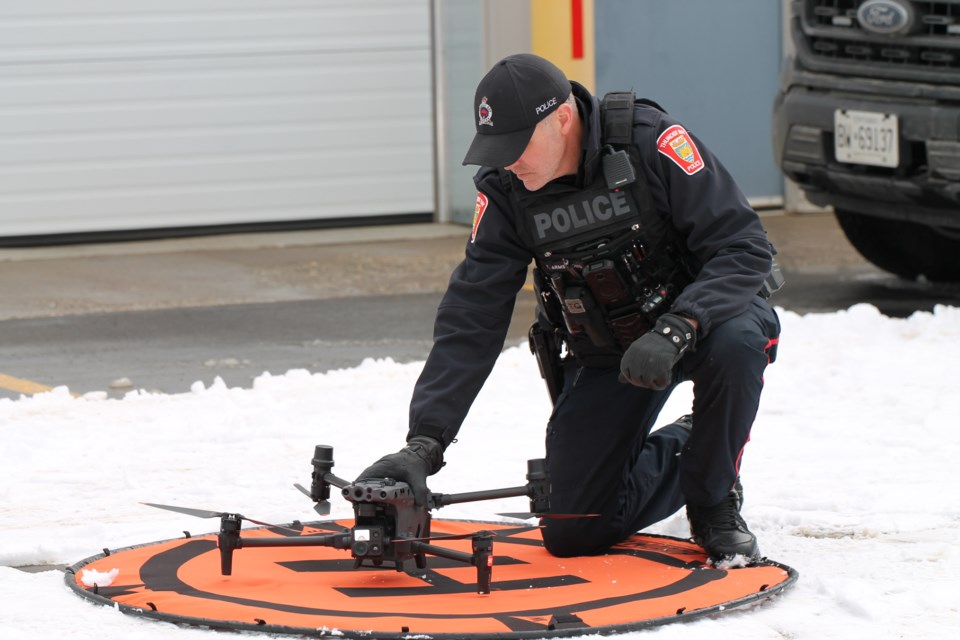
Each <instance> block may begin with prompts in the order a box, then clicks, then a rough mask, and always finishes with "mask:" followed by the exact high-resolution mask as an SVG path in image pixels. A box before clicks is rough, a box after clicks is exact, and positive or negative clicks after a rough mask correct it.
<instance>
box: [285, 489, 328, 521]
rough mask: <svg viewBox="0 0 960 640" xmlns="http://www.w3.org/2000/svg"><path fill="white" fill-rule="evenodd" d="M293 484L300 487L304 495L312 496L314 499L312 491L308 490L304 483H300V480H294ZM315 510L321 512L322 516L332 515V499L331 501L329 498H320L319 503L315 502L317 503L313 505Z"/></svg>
mask: <svg viewBox="0 0 960 640" xmlns="http://www.w3.org/2000/svg"><path fill="white" fill-rule="evenodd" d="M293 486H295V487H296V488H297V489H299V490H300V493H302V494H303V495H305V496H307V497H308V498H310V499H311V500H312V499H313V496H312V495H310V492H309V491H308V490H307V488H306V487H304V486H303V485H302V484H300V483H299V482H294V483H293ZM313 510H314V511H316V512H317V513H319V514H320V515H321V516H328V515H330V501H329V500H318V501H317V504H315V505H314V506H313Z"/></svg>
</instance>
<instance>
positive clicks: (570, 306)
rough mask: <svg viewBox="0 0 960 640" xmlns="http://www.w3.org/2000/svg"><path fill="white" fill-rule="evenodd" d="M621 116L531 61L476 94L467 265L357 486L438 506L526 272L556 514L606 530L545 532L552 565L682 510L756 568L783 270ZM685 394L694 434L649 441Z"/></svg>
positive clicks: (646, 117) (675, 154)
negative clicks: (432, 491)
mask: <svg viewBox="0 0 960 640" xmlns="http://www.w3.org/2000/svg"><path fill="white" fill-rule="evenodd" d="M622 98H623V96H622V95H612V96H611V97H610V99H609V100H607V99H605V100H604V101H603V103H601V101H600V100H598V99H597V98H595V97H594V96H592V95H591V94H590V93H589V92H588V91H587V90H586V89H585V88H584V87H582V86H581V85H580V84H578V83H576V82H570V81H569V80H568V79H567V78H566V77H565V75H564V74H563V72H562V71H561V70H560V69H558V68H557V67H556V66H554V65H553V64H552V63H550V62H549V61H547V60H545V59H543V58H540V57H538V56H534V55H529V54H519V55H512V56H509V57H507V58H505V59H503V60H501V61H500V62H498V63H497V64H496V65H495V66H494V67H493V69H491V70H490V71H489V73H487V75H486V76H485V77H484V78H483V79H482V80H481V82H480V84H479V85H478V87H477V91H476V96H475V100H474V118H475V123H476V136H475V137H474V140H473V143H472V144H471V146H470V149H469V151H468V152H467V154H466V157H465V159H464V161H463V163H464V164H465V165H466V164H475V165H480V167H481V168H480V170H479V171H478V172H477V174H476V176H475V178H474V181H475V183H476V185H477V188H478V190H479V192H478V194H477V202H476V210H475V215H474V223H473V231H472V234H471V237H470V239H469V241H468V243H467V245H466V255H465V258H464V260H463V262H462V263H461V264H460V265H459V266H458V267H457V268H456V270H455V271H454V273H453V275H452V277H451V280H450V285H449V288H448V290H447V292H446V293H445V295H444V297H443V300H442V302H441V303H440V306H439V309H438V311H437V318H436V325H435V331H434V346H433V349H432V350H431V352H430V355H429V357H428V358H427V361H426V364H425V366H424V369H423V372H422V374H421V375H420V378H419V380H418V381H417V384H416V387H415V390H414V393H413V399H412V402H411V406H410V428H409V432H408V435H407V445H406V446H405V447H404V448H403V449H401V450H400V451H399V452H397V453H393V454H389V455H387V456H384V457H383V458H381V459H380V460H378V461H377V462H375V463H374V464H373V465H372V466H371V467H369V468H368V469H366V470H365V471H364V472H363V473H361V474H360V476H359V478H360V479H367V478H383V477H392V478H395V479H398V480H402V481H405V482H407V483H408V484H410V485H411V487H412V488H413V489H414V492H415V494H416V497H417V500H418V502H419V503H421V504H422V503H423V501H424V500H426V499H427V496H428V491H427V488H426V478H427V476H429V475H431V474H434V473H436V472H437V471H438V470H439V469H440V467H441V466H442V465H443V452H444V450H445V449H446V447H447V446H449V445H450V443H451V442H452V441H453V439H454V437H455V435H456V434H457V431H458V429H459V428H460V425H461V423H462V422H463V420H464V418H465V416H466V414H467V411H468V410H469V408H470V406H471V404H472V402H473V400H474V399H475V397H476V395H477V393H478V392H479V391H480V388H481V387H482V385H483V384H484V381H485V380H486V378H487V376H488V375H489V373H490V371H491V370H492V368H493V366H494V363H495V361H496V359H497V356H498V355H499V354H500V352H501V350H502V349H503V344H504V339H505V336H506V332H507V329H508V326H509V323H510V319H511V315H512V311H513V306H514V301H515V298H516V295H517V294H518V292H519V290H520V289H521V287H522V286H523V284H524V281H525V278H526V274H527V269H528V266H529V264H530V262H531V261H534V262H535V263H536V265H535V267H536V268H535V276H536V282H535V284H536V288H537V293H538V301H539V305H540V306H539V309H538V317H539V321H538V324H537V325H536V326H535V327H534V330H535V331H536V332H537V335H539V336H540V337H541V338H545V343H547V344H550V343H551V342H552V343H553V344H554V345H555V346H556V347H557V349H555V350H554V353H553V355H554V361H553V362H552V363H551V362H549V361H546V362H545V361H541V368H542V370H544V369H545V372H546V371H551V370H553V371H554V372H555V373H556V375H555V376H549V377H548V382H549V381H551V380H552V383H553V384H554V385H555V388H554V389H553V394H554V396H555V398H554V401H555V406H554V411H553V414H552V415H551V417H550V420H549V423H548V425H547V436H546V465H547V472H548V473H549V477H550V482H551V491H550V510H551V512H553V513H570V514H598V515H597V516H596V517H584V518H570V519H550V518H545V519H544V521H543V525H544V528H543V529H542V532H543V540H544V545H545V547H546V548H547V549H548V550H549V551H550V552H551V553H553V554H555V555H558V556H574V555H588V554H598V553H603V552H604V551H605V550H606V549H608V548H609V547H610V546H611V545H614V544H616V543H618V542H620V541H622V540H623V539H624V538H626V537H628V536H629V535H631V534H632V533H634V532H636V531H638V530H641V529H643V528H644V527H646V526H649V525H651V524H653V523H655V522H657V521H659V520H662V519H664V518H666V517H668V516H670V515H671V514H672V513H674V512H675V511H677V510H678V509H680V508H681V507H682V506H683V505H684V504H685V505H686V510H687V516H688V519H689V521H690V527H691V533H692V536H693V538H694V539H695V540H696V541H697V542H698V543H699V544H701V545H702V546H704V548H705V549H706V550H707V552H708V553H709V555H710V556H711V557H712V558H714V559H717V560H720V559H727V558H731V557H736V556H737V555H740V556H743V557H744V558H746V559H755V558H757V557H759V549H758V546H757V541H756V537H755V536H754V535H753V534H752V533H751V532H750V531H749V529H748V528H747V525H746V523H745V522H744V520H743V518H742V516H741V514H740V507H741V504H742V501H743V491H742V487H741V484H740V478H739V467H740V460H741V455H742V453H743V448H744V446H745V444H746V442H747V440H748V439H749V434H750V429H751V426H752V424H753V421H754V418H755V416H756V412H757V407H758V403H759V399H760V391H761V387H762V385H763V372H764V369H765V367H766V366H767V364H768V363H770V362H772V361H773V359H774V357H775V354H776V344H777V340H778V336H779V331H780V327H779V322H778V319H777V317H776V314H775V313H774V311H773V310H772V308H771V307H770V306H769V305H768V303H767V301H766V299H765V295H764V294H765V293H766V291H765V289H764V283H765V280H766V279H767V278H768V276H769V274H770V273H771V269H772V265H773V254H774V253H775V252H774V250H773V247H772V246H771V245H770V243H769V241H768V240H767V237H766V232H765V231H764V229H763V227H762V226H761V224H760V220H759V218H758V216H757V214H756V213H755V212H754V211H753V210H752V209H751V207H750V206H749V205H748V204H747V202H746V199H745V198H744V196H743V194H742V193H741V192H740V190H739V189H738V187H737V186H736V184H735V183H734V181H733V179H732V177H731V176H730V174H729V173H727V171H726V169H725V168H724V167H723V166H722V165H721V164H720V162H719V161H718V160H717V159H716V158H715V157H714V156H713V154H712V153H710V151H709V150H708V149H707V148H706V147H705V146H704V145H703V144H702V143H701V142H700V141H699V140H697V139H696V138H695V137H694V136H693V135H691V134H690V133H689V132H688V131H687V130H686V129H684V127H683V126H682V125H681V124H680V123H679V122H677V121H676V120H674V119H673V118H671V117H670V116H669V115H667V114H666V113H665V112H663V111H662V110H661V109H659V108H658V107H657V106H656V105H655V104H654V103H646V102H645V101H638V102H637V103H634V101H633V99H632V96H630V99H629V100H624V99H622ZM542 342H543V341H542ZM561 348H562V359H561V356H560V354H559V353H557V352H558V351H559V350H560V349H561ZM540 355H541V356H543V355H544V354H540ZM684 380H692V381H693V389H694V400H693V409H692V416H684V417H683V418H681V419H679V420H677V421H675V422H674V423H672V424H669V425H667V426H664V427H662V428H660V429H657V430H655V431H654V430H652V427H653V426H654V422H655V421H656V419H657V416H658V414H659V412H660V410H661V408H662V407H663V405H664V403H665V402H666V400H667V398H668V396H669V395H670V393H671V391H672V390H673V388H674V387H675V386H676V385H677V384H678V383H680V382H682V381H684Z"/></svg>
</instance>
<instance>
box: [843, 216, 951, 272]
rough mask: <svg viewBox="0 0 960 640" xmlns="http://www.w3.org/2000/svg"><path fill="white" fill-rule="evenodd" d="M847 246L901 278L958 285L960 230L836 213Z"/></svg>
mask: <svg viewBox="0 0 960 640" xmlns="http://www.w3.org/2000/svg"><path fill="white" fill-rule="evenodd" d="M836 216H837V221H838V222H839V223H840V228H841V229H843V232H844V233H845V234H846V236H847V239H848V240H849V241H850V244H852V245H853V247H854V248H855V249H856V250H857V251H858V252H859V253H860V255H862V256H863V257H864V258H866V259H867V260H869V261H870V262H872V263H873V264H875V265H876V266H878V267H880V268H881V269H883V270H884V271H889V272H890V273H893V274H895V275H898V276H900V277H901V278H907V279H909V280H914V279H916V278H917V277H918V276H921V275H922V276H924V277H926V278H927V279H928V280H931V281H935V282H960V230H952V234H951V233H950V230H944V229H939V228H936V227H930V226H927V225H923V224H917V223H915V222H907V221H905V220H890V219H887V218H878V217H874V216H870V215H865V214H862V213H857V212H854V211H845V210H840V209H837V210H836Z"/></svg>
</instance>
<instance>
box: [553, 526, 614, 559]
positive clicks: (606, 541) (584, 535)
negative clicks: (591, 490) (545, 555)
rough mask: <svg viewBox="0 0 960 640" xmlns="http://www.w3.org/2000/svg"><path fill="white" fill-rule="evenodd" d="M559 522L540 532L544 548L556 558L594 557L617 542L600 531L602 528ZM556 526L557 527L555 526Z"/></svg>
mask: <svg viewBox="0 0 960 640" xmlns="http://www.w3.org/2000/svg"><path fill="white" fill-rule="evenodd" d="M561 522H562V523H551V524H548V525H547V526H545V527H544V528H543V529H542V530H541V535H542V537H543V546H544V548H545V549H546V550H547V552H549V553H550V555H553V556H557V557H558V558H572V557H575V556H595V555H598V554H601V553H604V552H605V551H606V550H607V549H609V548H610V547H611V546H612V545H613V544H615V543H616V542H617V540H613V539H611V537H610V535H609V533H607V532H604V531H603V530H602V529H603V527H596V526H594V527H589V526H582V525H572V526H565V523H567V522H572V521H561ZM557 524H559V526H555V525H557Z"/></svg>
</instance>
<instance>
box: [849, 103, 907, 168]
mask: <svg viewBox="0 0 960 640" xmlns="http://www.w3.org/2000/svg"><path fill="white" fill-rule="evenodd" d="M833 140H834V151H835V153H836V157H837V161H838V162H848V163H851V164H867V165H871V166H874V167H896V166H898V165H899V164H900V131H899V121H898V119H897V116H896V115H895V114H892V113H877V112H875V111H852V110H849V109H837V110H836V111H834V112H833Z"/></svg>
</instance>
